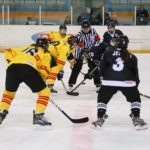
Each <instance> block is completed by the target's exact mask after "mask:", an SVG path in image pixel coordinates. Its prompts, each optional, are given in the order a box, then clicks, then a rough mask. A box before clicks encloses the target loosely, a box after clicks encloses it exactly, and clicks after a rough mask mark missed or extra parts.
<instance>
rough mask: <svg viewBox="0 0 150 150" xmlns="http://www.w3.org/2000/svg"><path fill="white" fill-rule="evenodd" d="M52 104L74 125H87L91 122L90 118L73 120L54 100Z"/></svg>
mask: <svg viewBox="0 0 150 150" xmlns="http://www.w3.org/2000/svg"><path fill="white" fill-rule="evenodd" d="M51 102H52V104H53V105H54V106H55V107H56V108H57V109H58V110H59V111H60V112H62V113H63V114H64V115H65V116H66V117H67V118H68V119H69V120H70V121H71V122H72V123H85V122H88V121H89V118H88V117H84V118H79V119H73V118H71V117H70V116H68V115H67V114H66V113H65V112H64V111H63V110H62V109H61V108H60V107H59V106H58V105H57V104H56V103H55V102H54V101H53V100H51Z"/></svg>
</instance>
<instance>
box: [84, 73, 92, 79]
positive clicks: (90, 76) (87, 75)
mask: <svg viewBox="0 0 150 150" xmlns="http://www.w3.org/2000/svg"><path fill="white" fill-rule="evenodd" d="M92 78H93V74H92V73H87V74H85V76H84V79H89V80H91V79H92Z"/></svg>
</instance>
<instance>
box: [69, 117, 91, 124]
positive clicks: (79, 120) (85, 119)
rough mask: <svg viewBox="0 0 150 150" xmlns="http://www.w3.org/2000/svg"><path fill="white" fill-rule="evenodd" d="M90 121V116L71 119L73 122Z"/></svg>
mask: <svg viewBox="0 0 150 150" xmlns="http://www.w3.org/2000/svg"><path fill="white" fill-rule="evenodd" d="M88 121H89V118H88V117H85V118H80V119H71V122H73V123H86V122H88Z"/></svg>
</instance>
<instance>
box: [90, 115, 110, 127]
mask: <svg viewBox="0 0 150 150" xmlns="http://www.w3.org/2000/svg"><path fill="white" fill-rule="evenodd" d="M107 118H108V115H106V114H104V116H103V117H99V118H98V119H97V120H96V121H94V122H92V128H93V129H100V128H101V127H102V125H103V124H104V122H105V120H106V119H107Z"/></svg>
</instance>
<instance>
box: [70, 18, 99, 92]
mask: <svg viewBox="0 0 150 150" xmlns="http://www.w3.org/2000/svg"><path fill="white" fill-rule="evenodd" d="M77 37H78V40H79V44H78V46H77V47H76V49H75V59H76V63H75V65H74V67H73V69H72V72H71V76H70V78H69V81H68V84H69V87H70V89H71V88H72V87H73V85H74V84H75V83H76V81H77V78H78V75H79V73H80V71H81V69H82V65H83V60H82V59H81V56H80V55H81V51H82V50H83V49H88V50H89V53H90V52H94V51H96V50H97V49H98V48H99V46H100V37H99V35H98V34H97V32H96V31H95V29H94V28H91V26H90V23H89V21H88V20H84V21H83V22H82V24H81V31H80V32H79V33H78V34H77ZM88 66H89V70H92V69H94V68H95V67H96V65H95V63H94V61H93V60H91V59H90V60H88ZM93 79H94V84H95V86H96V87H97V88H98V87H100V78H99V72H98V70H96V71H95V72H94V77H93Z"/></svg>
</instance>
